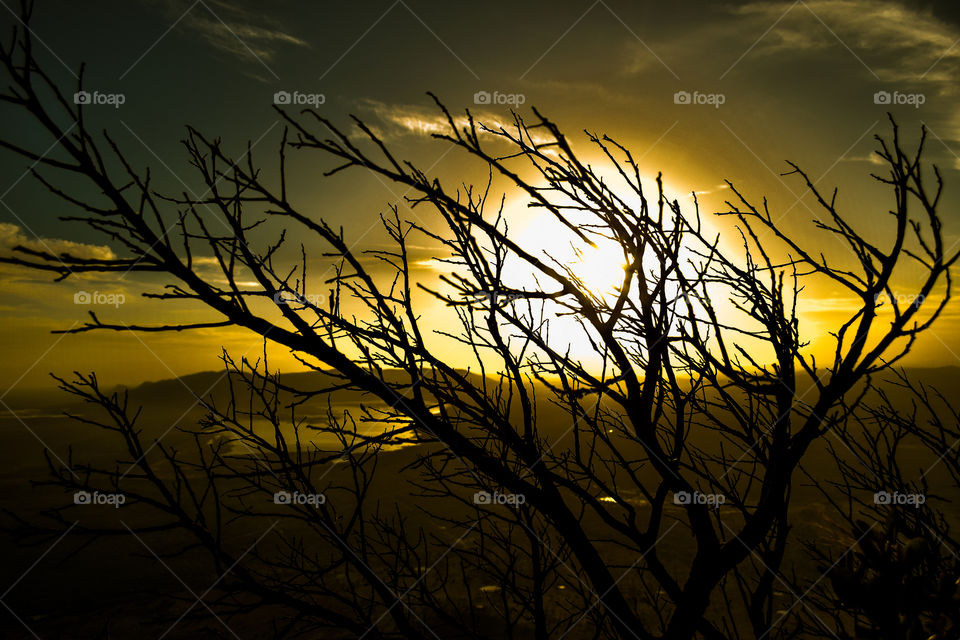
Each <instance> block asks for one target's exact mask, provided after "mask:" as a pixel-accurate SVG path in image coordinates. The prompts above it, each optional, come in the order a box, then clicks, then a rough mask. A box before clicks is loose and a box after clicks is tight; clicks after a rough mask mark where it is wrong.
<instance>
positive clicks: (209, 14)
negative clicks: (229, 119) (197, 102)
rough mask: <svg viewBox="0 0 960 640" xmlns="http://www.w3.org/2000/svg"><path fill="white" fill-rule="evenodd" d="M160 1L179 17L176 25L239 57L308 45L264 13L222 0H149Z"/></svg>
mask: <svg viewBox="0 0 960 640" xmlns="http://www.w3.org/2000/svg"><path fill="white" fill-rule="evenodd" d="M150 1H152V2H160V3H161V4H163V5H164V7H165V8H166V10H167V12H168V13H169V14H170V15H171V16H173V17H174V18H176V19H178V20H179V24H178V26H182V27H184V28H186V29H189V30H191V31H194V32H195V33H196V34H198V35H199V36H200V37H201V38H203V39H204V40H205V41H206V42H207V43H208V44H209V45H211V46H212V47H214V48H216V49H218V50H220V51H223V52H225V53H229V54H231V55H234V56H236V57H238V58H240V59H242V60H247V61H259V62H261V63H262V62H265V61H270V60H272V59H273V58H274V57H275V55H276V53H277V51H278V49H279V47H281V46H284V45H292V46H297V47H309V46H310V45H309V44H308V43H307V42H306V41H304V40H302V39H300V38H298V37H296V36H294V35H291V34H289V33H287V32H285V31H284V30H283V29H281V28H280V26H279V25H277V24H276V22H275V20H272V19H271V18H269V17H268V16H267V15H266V14H264V13H261V12H259V11H255V10H253V9H248V8H244V7H242V6H240V5H239V4H238V3H236V2H226V1H225V0H200V2H198V3H196V4H194V3H193V2H191V1H190V0H150Z"/></svg>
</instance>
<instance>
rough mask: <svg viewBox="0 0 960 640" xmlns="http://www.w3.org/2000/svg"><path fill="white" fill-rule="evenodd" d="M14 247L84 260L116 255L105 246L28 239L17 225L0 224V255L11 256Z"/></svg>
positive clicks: (58, 240)
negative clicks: (67, 254)
mask: <svg viewBox="0 0 960 640" xmlns="http://www.w3.org/2000/svg"><path fill="white" fill-rule="evenodd" d="M16 246H22V247H26V248H27V249H30V250H32V251H44V252H46V253H52V254H54V255H57V256H59V255H61V254H64V253H69V254H70V255H72V256H75V257H78V258H84V259H98V260H113V259H115V258H116V254H114V253H113V250H111V249H110V247H107V246H103V245H95V244H84V243H82V242H75V241H73V240H62V239H57V238H39V237H30V236H28V235H27V234H25V233H24V232H23V229H21V228H20V227H19V226H18V225H15V224H10V223H9V222H0V255H3V256H9V255H11V254H12V253H13V248H14V247H16Z"/></svg>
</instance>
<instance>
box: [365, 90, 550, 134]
mask: <svg viewBox="0 0 960 640" xmlns="http://www.w3.org/2000/svg"><path fill="white" fill-rule="evenodd" d="M363 106H364V107H365V108H367V109H369V110H370V111H372V112H373V113H374V115H375V116H376V117H377V118H378V119H379V120H380V121H381V122H382V123H383V124H384V125H386V126H385V127H382V128H373V131H374V133H376V134H377V135H379V136H380V137H382V138H390V137H394V136H397V135H404V134H407V135H409V134H413V135H417V136H425V137H426V136H432V135H435V134H438V133H449V132H450V123H449V121H448V120H447V118H446V116H445V115H444V114H443V113H441V112H440V111H439V110H438V109H437V108H436V107H434V108H428V107H421V106H417V105H404V104H387V103H385V102H380V101H377V100H366V101H364V103H363ZM470 113H471V115H473V118H474V121H475V123H476V125H477V129H478V131H479V132H480V135H481V136H488V137H490V138H494V137H495V136H494V135H493V134H492V133H489V132H485V131H483V130H482V129H481V125H484V126H486V127H487V128H488V129H493V130H497V129H501V128H503V129H506V130H507V131H508V132H510V133H511V134H512V135H516V134H517V125H516V122H514V120H513V118H512V116H511V117H504V116H503V115H499V114H495V113H493V112H490V111H474V110H471V111H470ZM453 123H454V125H455V126H456V127H457V129H462V128H463V127H466V126H468V124H469V122H468V120H467V117H466V115H462V116H454V117H453ZM528 133H529V135H530V137H531V139H532V141H533V142H534V143H536V144H542V143H546V142H550V141H551V140H552V138H550V137H549V136H545V135H541V134H537V133H533V132H528Z"/></svg>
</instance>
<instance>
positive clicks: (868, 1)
mask: <svg viewBox="0 0 960 640" xmlns="http://www.w3.org/2000/svg"><path fill="white" fill-rule="evenodd" d="M732 13H733V15H734V16H736V17H737V19H738V20H739V21H745V22H746V25H745V26H747V28H746V29H744V32H746V33H750V32H753V31H755V32H756V33H757V34H758V37H759V34H763V33H764V29H769V32H768V33H766V35H764V36H763V37H762V38H760V40H759V41H758V42H757V44H756V47H755V48H754V49H753V50H752V51H751V52H750V53H749V54H748V55H764V54H773V53H779V52H785V51H788V52H814V51H821V50H825V49H833V48H836V47H844V48H848V49H850V51H851V52H852V53H851V55H856V56H857V57H859V58H861V60H862V62H863V64H864V65H865V66H866V67H868V68H869V69H871V70H872V71H873V72H875V73H876V74H877V75H878V76H879V77H880V79H881V80H882V81H884V82H911V83H913V82H927V83H948V87H945V88H949V89H950V90H951V93H952V90H953V89H954V88H955V84H956V73H955V71H956V68H955V65H956V64H957V63H958V62H960V46H956V44H957V40H958V38H960V31H958V29H957V27H956V25H953V24H950V23H947V22H944V21H942V20H941V19H939V18H937V17H935V16H934V15H933V13H932V12H930V11H924V10H917V9H912V8H910V7H907V6H905V5H903V4H901V3H899V2H893V1H889V0H888V1H886V2H884V1H877V0H849V1H847V2H834V1H832V0H807V1H806V2H802V3H799V4H795V3H793V2H786V1H783V2H781V1H776V2H768V1H763V2H752V3H748V4H745V5H742V6H739V7H736V8H734V9H732ZM771 27H772V28H771Z"/></svg>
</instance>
